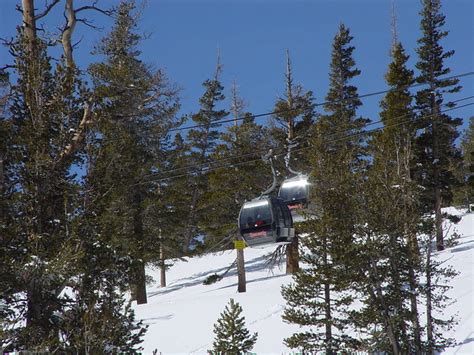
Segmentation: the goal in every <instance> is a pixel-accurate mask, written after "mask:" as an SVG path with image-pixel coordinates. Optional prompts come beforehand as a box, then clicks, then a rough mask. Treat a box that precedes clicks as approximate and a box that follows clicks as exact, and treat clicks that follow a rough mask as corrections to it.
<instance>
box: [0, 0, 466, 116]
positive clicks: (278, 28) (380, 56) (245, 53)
mask: <svg viewBox="0 0 474 355" xmlns="http://www.w3.org/2000/svg"><path fill="white" fill-rule="evenodd" d="M19 2H20V1H14V0H2V1H1V5H0V6H1V7H0V21H1V22H0V37H9V36H12V35H14V33H15V26H16V25H18V24H20V23H21V18H20V14H19V13H18V12H17V11H15V9H14V8H15V4H17V3H19ZM36 2H37V7H40V6H42V5H43V4H44V1H43V0H41V1H40V0H36ZM89 2H90V1H86V0H76V3H77V5H76V6H79V5H80V4H84V3H89ZM114 3H117V2H116V1H111V0H101V1H99V4H102V6H103V7H107V6H109V5H111V4H114ZM60 6H61V8H62V6H63V5H60ZM395 6H396V12H397V20H398V36H399V39H400V40H401V41H402V43H403V45H404V46H405V48H406V50H407V52H408V53H409V54H410V55H411V58H410V60H409V65H410V66H411V67H412V68H414V65H415V63H416V60H417V58H416V53H415V48H416V46H417V43H416V40H417V39H418V38H419V37H420V35H421V33H420V30H419V22H420V18H419V15H418V12H419V10H420V1H418V0H395ZM60 10H61V9H60V8H59V7H58V8H57V9H56V11H53V12H51V14H50V16H49V17H48V18H47V21H46V22H45V27H46V29H47V30H49V31H52V32H53V31H55V28H56V26H58V25H59V24H60V23H61V22H62V21H63V19H62V14H61V11H60ZM443 12H444V14H445V15H446V26H445V29H447V30H449V31H450V33H449V35H448V37H447V38H446V39H445V40H444V42H443V45H444V48H445V49H447V50H451V49H453V50H455V51H456V54H455V55H454V57H452V58H450V59H449V60H448V61H447V63H446V64H447V66H449V67H450V68H451V69H452V74H460V73H464V72H470V71H474V1H472V0H449V1H447V0H445V1H443ZM84 16H87V17H88V18H91V19H94V21H95V24H96V25H99V26H102V27H104V29H103V31H101V32H99V31H94V30H92V29H90V28H87V27H85V26H83V25H81V24H79V26H78V28H77V31H76V33H75V40H81V42H80V44H79V45H78V48H77V50H76V52H75V56H76V60H77V62H78V64H79V65H80V66H81V67H83V68H85V67H86V66H87V64H89V63H90V62H92V61H94V60H96V59H97V58H95V57H94V56H91V55H90V51H91V49H92V47H93V45H94V43H96V42H97V41H98V39H99V38H100V37H101V36H103V35H104V34H106V33H107V30H109V29H110V24H111V22H110V20H109V19H107V18H105V17H104V16H102V15H100V16H99V15H98V14H94V13H88V14H84ZM340 23H344V24H345V25H346V26H348V27H349V28H350V29H351V33H352V35H353V36H354V40H353V45H354V46H355V47H356V49H355V51H354V57H355V60H356V63H357V67H358V68H359V69H360V70H361V71H362V74H361V75H360V76H359V78H357V79H356V80H355V81H354V84H355V85H356V86H358V88H359V93H360V94H364V93H369V92H372V91H379V90H383V89H385V88H386V84H385V81H384V78H383V76H384V73H385V71H386V69H387V65H388V63H389V60H390V58H389V56H388V52H389V47H390V41H391V33H390V32H391V31H390V0H358V1H356V0H313V1H309V0H307V1H305V0H254V1H250V0H148V3H147V5H146V7H145V9H144V11H143V16H142V20H141V24H140V31H142V32H143V33H147V34H149V37H148V39H146V40H145V41H144V42H143V45H142V47H141V50H142V59H143V60H144V61H145V62H147V63H149V64H153V65H154V66H156V67H157V68H163V69H164V70H165V72H166V73H167V75H168V77H169V79H170V80H171V81H172V82H174V83H176V84H177V85H178V86H179V87H180V88H181V89H182V91H181V94H180V96H181V102H182V113H183V114H184V113H190V112H192V111H195V110H197V109H198V99H199V97H200V96H201V94H202V92H203V89H202V86H201V83H202V82H203V81H204V80H205V79H207V78H209V77H210V76H211V75H213V72H214V70H215V63H216V52H217V48H219V50H220V53H221V60H222V63H223V76H222V81H223V84H224V86H225V93H226V96H228V97H229V96H230V87H231V83H232V81H233V80H235V81H236V82H237V85H238V87H239V93H240V95H241V96H242V98H243V99H244V100H245V101H246V103H247V104H248V106H247V110H249V111H251V112H253V113H255V114H258V113H263V112H268V111H272V109H273V105H274V102H275V100H276V99H277V97H279V96H281V95H282V93H283V91H284V71H285V50H286V49H289V51H290V54H291V59H292V63H293V71H294V77H295V82H296V83H301V84H302V85H303V86H304V87H305V88H306V89H309V90H312V91H313V92H314V95H315V98H316V101H317V102H320V101H323V100H324V97H325V95H326V92H327V89H328V69H329V62H330V55H331V44H332V40H333V37H334V35H335V33H336V31H337V28H338V26H339V24H340ZM9 60H10V59H9V58H8V57H6V51H5V50H4V49H2V50H1V51H0V65H3V64H5V63H7V62H8V61H9ZM461 83H462V85H463V87H464V89H463V90H462V91H461V92H460V93H458V94H456V95H454V96H453V99H455V98H461V97H465V96H470V95H474V76H470V77H466V78H464V79H462V82H461ZM380 99H381V96H377V97H372V98H367V99H364V100H363V102H364V106H363V107H362V108H361V109H360V111H359V113H360V114H361V115H365V116H368V117H370V118H372V119H373V120H377V119H378V118H377V113H378V111H379V108H378V103H379V101H380ZM473 112H474V109H473V107H472V106H471V107H467V108H464V109H460V110H458V111H455V112H454V113H453V115H454V114H456V115H458V116H459V117H463V118H465V123H464V125H466V123H467V117H469V116H471V115H473ZM264 120H265V119H261V121H260V122H264Z"/></svg>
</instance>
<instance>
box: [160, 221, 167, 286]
mask: <svg viewBox="0 0 474 355" xmlns="http://www.w3.org/2000/svg"><path fill="white" fill-rule="evenodd" d="M160 287H166V265H165V253H164V249H163V238H162V237H161V229H160Z"/></svg>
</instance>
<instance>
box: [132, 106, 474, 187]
mask: <svg viewBox="0 0 474 355" xmlns="http://www.w3.org/2000/svg"><path fill="white" fill-rule="evenodd" d="M473 105H474V102H472V103H468V104H465V105H460V106H456V107H452V108H449V109H446V110H443V111H440V112H438V113H434V114H430V115H424V116H423V117H425V118H426V117H434V116H437V115H439V114H442V113H445V112H449V111H454V110H458V109H461V108H464V107H468V106H473ZM403 117H406V116H402V117H398V118H403ZM410 122H412V123H415V122H417V121H416V120H413V119H411V118H410V119H408V120H405V121H400V122H397V123H393V124H389V125H385V126H382V127H377V128H374V129H372V130H367V131H362V132H357V133H354V134H349V135H346V136H343V137H338V138H336V139H333V140H327V141H325V142H324V143H335V142H339V141H344V140H346V139H349V138H354V137H358V136H363V135H366V134H369V133H372V132H376V131H380V130H382V129H384V128H388V127H396V126H400V125H403V124H407V123H410ZM377 123H380V121H378V122H377ZM373 124H375V122H371V123H369V124H367V125H366V126H368V125H373ZM428 125H429V123H428ZM336 134H337V133H336ZM309 148H312V146H307V147H302V148H298V149H295V150H294V151H303V150H306V149H309ZM254 154H256V153H254ZM286 154H287V152H286V151H282V152H280V153H277V154H275V155H274V157H279V156H284V155H286ZM242 156H243V155H242ZM239 157H241V156H234V157H232V158H234V159H236V158H239ZM229 159H230V157H229ZM259 161H261V158H258V159H251V160H245V161H242V162H237V163H231V164H224V165H219V166H214V167H208V168H207V169H202V170H201V171H200V173H201V174H207V173H209V172H211V171H214V170H218V169H225V168H234V167H237V166H241V165H246V164H250V163H254V162H259ZM213 162H214V161H211V162H208V163H206V165H209V164H211V163H213ZM189 168H199V165H197V166H190V167H189ZM176 170H181V169H176ZM173 171H174V170H167V171H166V172H173ZM189 175H191V174H190V173H189V172H187V173H183V174H178V175H169V176H164V177H160V178H157V179H152V180H148V181H143V182H139V183H137V184H135V185H140V184H144V183H150V182H159V181H165V180H169V179H176V178H180V177H185V176H189Z"/></svg>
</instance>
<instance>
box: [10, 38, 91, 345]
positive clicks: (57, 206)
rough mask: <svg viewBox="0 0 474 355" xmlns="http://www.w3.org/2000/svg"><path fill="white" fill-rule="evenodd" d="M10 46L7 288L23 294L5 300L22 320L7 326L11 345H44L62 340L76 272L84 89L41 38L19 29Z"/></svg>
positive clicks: (73, 73) (73, 72)
mask: <svg viewBox="0 0 474 355" xmlns="http://www.w3.org/2000/svg"><path fill="white" fill-rule="evenodd" d="M11 51H12V53H13V54H14V56H15V76H16V77H17V80H16V82H15V84H14V85H13V86H12V95H11V97H10V100H11V101H10V102H9V115H10V116H9V122H8V124H9V126H10V127H9V129H11V131H10V133H12V135H10V139H9V140H8V141H7V143H8V148H7V149H8V160H7V165H6V171H7V179H8V180H7V181H8V183H9V184H10V187H9V188H8V189H7V191H5V192H7V194H8V195H7V197H8V200H7V201H8V202H11V203H13V205H10V206H14V207H15V208H14V209H9V210H7V224H6V226H7V227H9V228H13V229H11V231H12V232H14V234H11V233H8V234H7V236H9V237H11V238H6V239H5V240H4V242H5V243H6V245H5V247H6V250H10V252H13V251H14V252H15V254H16V255H15V256H14V257H13V258H12V259H11V262H10V267H8V268H7V270H5V271H7V272H14V274H10V275H9V277H8V279H7V280H9V281H10V285H9V286H10V287H9V288H7V290H8V291H10V292H12V293H11V294H12V295H15V294H16V295H24V296H22V297H21V298H18V299H14V298H13V299H12V298H11V299H9V300H8V299H7V300H8V301H11V303H10V302H9V303H8V304H7V307H8V308H9V310H13V312H14V314H21V315H22V316H23V317H24V319H23V320H24V321H25V324H24V325H23V326H21V327H17V326H14V327H12V328H11V329H9V332H8V334H7V339H8V340H9V344H10V346H11V347H12V348H26V349H30V350H34V349H38V350H47V349H52V348H53V347H54V348H55V347H57V346H58V345H59V341H60V339H59V337H58V334H59V332H60V330H61V329H62V327H63V320H62V319H61V315H62V314H63V311H64V308H65V306H66V304H68V303H69V302H70V299H69V297H67V296H65V295H63V294H62V291H63V290H64V288H65V285H66V284H67V283H68V282H69V280H70V279H71V278H72V277H73V276H74V273H75V271H76V270H77V269H76V265H75V260H76V258H77V256H78V251H77V249H78V244H79V241H78V240H77V239H76V238H75V236H74V235H73V233H72V228H71V227H72V220H73V217H72V216H73V214H74V213H73V211H76V210H77V203H76V201H77V186H76V183H75V181H74V180H75V176H74V174H72V173H71V172H70V169H71V167H72V166H73V164H75V163H77V161H78V154H77V152H75V153H74V154H71V155H68V156H64V155H63V153H64V151H65V150H67V149H68V146H69V145H70V144H71V140H72V137H73V132H74V130H75V129H76V128H77V127H78V123H79V121H80V117H81V115H82V113H83V112H82V111H83V110H82V109H81V103H82V98H83V97H84V96H85V95H84V92H83V90H82V83H81V81H80V79H79V78H78V73H77V72H76V71H73V70H69V69H68V68H66V67H65V65H64V62H59V63H58V64H57V65H56V67H55V68H54V69H53V68H52V66H51V58H50V57H49V56H48V54H47V46H46V43H45V42H44V41H42V40H40V39H38V38H28V37H27V36H26V35H25V33H24V32H23V30H21V29H20V33H19V35H18V38H17V41H15V43H14V44H13V45H12V47H11ZM2 123H3V122H2ZM13 177H15V179H14V180H12V178H13ZM8 202H7V203H8ZM12 287H13V288H12ZM9 320H11V319H9ZM9 320H7V322H8V321H9ZM8 328H9V327H5V328H4V329H8Z"/></svg>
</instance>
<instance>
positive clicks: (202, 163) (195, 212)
mask: <svg viewBox="0 0 474 355" xmlns="http://www.w3.org/2000/svg"><path fill="white" fill-rule="evenodd" d="M221 70H222V67H221V64H220V58H217V66H216V72H215V74H214V77H213V78H212V79H208V80H206V81H205V82H204V83H203V84H202V85H203V87H204V88H205V92H204V94H203V95H202V96H201V98H200V99H199V104H200V109H199V111H198V112H197V113H195V114H193V115H192V116H191V118H192V121H193V122H194V123H195V124H197V125H200V127H198V128H194V129H191V130H189V132H188V136H187V144H188V147H189V149H190V151H189V158H190V161H191V163H192V164H193V165H194V166H196V167H195V168H194V169H191V171H190V175H189V176H188V188H187V190H189V191H190V193H191V196H190V201H189V203H188V204H189V208H188V218H187V221H186V231H185V233H184V236H183V237H184V238H183V239H184V240H183V252H184V253H187V252H188V251H189V246H190V243H191V241H192V240H193V238H194V237H196V236H197V235H198V234H199V233H200V230H201V229H202V226H201V225H200V224H201V221H203V220H204V219H205V218H206V215H207V206H206V203H205V201H204V200H203V196H204V194H205V193H206V192H207V191H208V189H209V186H208V184H209V182H208V176H207V175H206V174H204V170H205V169H206V167H209V166H210V162H211V156H212V154H213V153H214V152H215V150H216V145H217V144H218V140H219V138H220V132H219V131H218V130H217V128H218V127H219V126H220V124H218V123H216V121H220V120H222V119H224V118H225V117H226V116H227V115H228V112H227V111H226V110H225V109H218V105H219V103H221V102H222V101H223V100H224V99H225V96H224V94H223V93H222V92H223V89H224V88H223V86H222V84H221V82H220V75H221Z"/></svg>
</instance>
